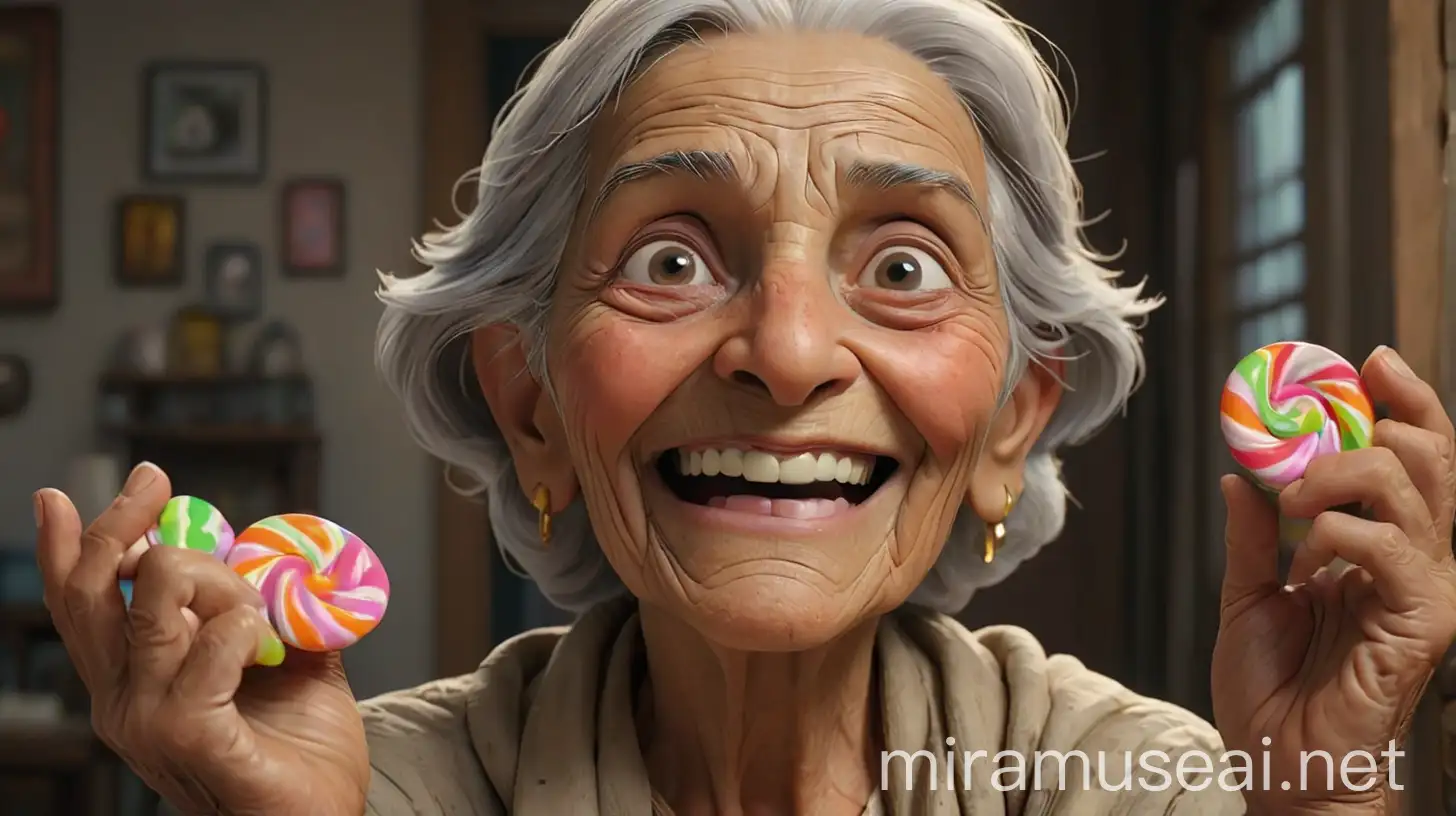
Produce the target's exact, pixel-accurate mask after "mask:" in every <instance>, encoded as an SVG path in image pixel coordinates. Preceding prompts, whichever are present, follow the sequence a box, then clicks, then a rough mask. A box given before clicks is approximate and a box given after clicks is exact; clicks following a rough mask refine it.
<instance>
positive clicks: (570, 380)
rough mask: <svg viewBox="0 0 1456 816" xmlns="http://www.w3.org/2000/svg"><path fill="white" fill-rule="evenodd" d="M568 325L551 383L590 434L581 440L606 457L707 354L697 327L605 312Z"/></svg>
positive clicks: (564, 407)
mask: <svg viewBox="0 0 1456 816" xmlns="http://www.w3.org/2000/svg"><path fill="white" fill-rule="evenodd" d="M570 331H571V335H570V336H569V337H567V338H566V342H565V343H563V344H562V346H561V348H560V351H559V352H558V354H557V355H555V361H554V373H553V375H552V382H553V384H554V385H555V386H556V389H557V396H558V398H560V399H561V401H562V410H563V412H564V413H565V415H566V416H567V417H568V418H569V419H568V421H569V422H570V421H572V420H575V421H576V422H578V423H581V424H577V425H576V427H577V428H583V429H584V430H585V432H586V433H587V434H589V435H590V436H591V437H592V438H591V439H587V440H583V441H584V442H585V443H586V444H587V445H590V446H591V447H592V448H594V449H596V450H599V451H603V452H604V453H606V454H607V455H609V456H611V455H615V454H616V453H617V452H619V451H620V450H621V449H622V448H623V447H624V446H625V445H626V444H627V441H628V440H629V439H631V437H632V435H633V434H634V433H636V432H637V429H638V428H639V427H641V426H642V424H643V422H645V421H646V420H647V418H648V417H649V416H651V415H652V412H653V411H655V410H657V407H658V406H659V405H661V404H662V402H663V400H665V399H667V397H668V395H669V394H671V393H672V392H673V391H674V390H675V389H676V388H677V387H678V386H679V385H681V384H682V383H683V382H684V381H685V380H686V379H687V378H688V376H689V375H690V374H691V373H692V372H693V370H694V369H696V368H697V367H698V366H700V365H702V363H703V361H704V360H705V359H707V356H708V354H709V353H710V351H709V350H707V349H706V345H707V344H706V343H705V342H704V337H703V335H704V332H703V331H702V330H701V328H696V329H695V328H694V327H693V326H692V325H683V324H680V323H673V324H650V323H642V322H639V321H636V320H632V319H630V318H625V317H622V316H621V315H618V314H614V313H610V312H608V313H604V314H600V315H598V316H595V317H593V318H591V319H589V320H588V321H586V322H583V323H577V324H574V325H572V327H571V329H570Z"/></svg>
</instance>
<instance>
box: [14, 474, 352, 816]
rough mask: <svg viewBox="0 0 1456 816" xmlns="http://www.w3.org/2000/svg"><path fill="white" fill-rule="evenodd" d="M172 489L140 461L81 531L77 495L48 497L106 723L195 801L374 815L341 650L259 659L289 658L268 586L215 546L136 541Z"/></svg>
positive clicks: (45, 527)
mask: <svg viewBox="0 0 1456 816" xmlns="http://www.w3.org/2000/svg"><path fill="white" fill-rule="evenodd" d="M170 496H171V485H170V484H169V482H168V480H167V477H166V475H165V474H163V473H162V471H161V470H159V469H158V468H156V467H155V466H152V465H141V466H139V467H138V468H137V469H136V470H134V471H133V472H132V474H131V476H130V477H129V478H128V480H127V483H126V487H125V488H124V489H123V490H122V493H121V496H119V497H118V498H117V499H116V501H115V502H114V503H113V504H112V505H111V507H110V508H109V509H107V510H106V512H104V513H102V514H101V517H100V518H98V519H96V521H95V522H93V523H92V524H91V526H90V527H88V528H86V529H85V530H84V532H83V531H82V529H81V520H80V518H78V517H77V514H76V508H75V507H74V506H73V505H72V504H71V502H70V500H69V499H67V498H66V496H65V495H64V494H62V493H60V492H58V491H55V490H43V491H41V492H40V493H37V494H36V519H37V523H38V524H39V525H40V543H39V548H38V558H39V560H40V566H41V571H42V573H43V574H44V576H45V598H46V606H47V608H49V609H50V613H51V618H52V619H53V620H54V621H55V625H56V628H57V629H58V630H59V631H60V634H61V638H62V639H63V640H64V641H65V644H66V650H67V651H68V652H69V653H70V655H71V660H72V661H73V662H74V663H75V665H76V669H77V671H78V672H79V673H80V675H81V679H82V680H84V681H85V683H86V687H87V689H89V690H90V692H91V721H92V723H93V724H94V726H95V728H96V732H97V734H98V735H100V737H101V739H102V740H104V741H105V742H106V744H107V745H109V746H111V748H112V749H114V750H115V751H116V752H117V753H118V754H120V755H121V756H122V757H123V758H124V759H125V760H126V761H127V763H128V764H129V765H131V767H132V768H133V769H134V770H135V771H136V772H137V774H138V775H139V776H141V778H142V779H143V780H145V781H146V782H147V784H148V785H150V786H151V787H152V788H154V789H155V790H156V791H157V792H158V793H160V794H161V795H162V796H163V797H165V798H166V799H167V801H168V802H170V803H171V804H172V805H174V806H175V807H177V808H179V809H180V810H181V811H182V812H184V813H188V814H193V813H197V814H201V813H208V814H215V813H227V814H268V816H292V814H300V816H302V815H303V814H307V815H308V816H314V815H315V814H330V815H331V816H332V814H340V815H341V816H343V815H345V814H347V816H353V815H354V814H360V813H363V812H364V799H365V795H366V790H367V788H368V784H369V761H368V751H367V748H366V746H365V742H364V729H363V724H362V722H361V721H360V718H359V714H358V711H357V710H356V708H355V705H354V697H353V694H352V693H350V691H349V684H348V682H347V681H346V680H345V678H344V672H343V668H342V666H341V664H340V662H339V658H338V656H337V655H313V654H308V653H304V652H292V653H289V655H288V657H287V660H286V661H285V662H284V664H283V665H282V666H281V667H278V668H251V667H252V666H254V665H255V664H257V663H259V662H264V663H270V664H276V663H277V661H278V659H281V658H282V657H283V647H282V644H281V643H279V642H278V640H277V636H276V635H274V634H273V630H272V628H271V627H270V626H269V625H268V623H267V621H266V619H265V618H264V617H263V615H262V614H261V612H260V610H261V609H262V599H261V597H260V596H259V595H258V593H257V591H256V590H254V589H253V587H252V586H250V585H249V584H248V583H247V582H245V581H243V580H242V579H241V578H239V577H238V576H237V575H236V574H235V573H233V571H232V570H231V569H228V567H227V566H226V565H224V564H223V563H221V562H220V561H218V560H216V559H214V558H212V557H211V556H208V555H205V554H203V553H199V552H194V551H191V550H184V549H179V548H173V547H156V548H150V549H149V548H147V547H146V544H145V543H144V542H142V543H138V544H136V545H135V546H134V545H133V542H139V540H140V539H141V538H142V537H143V535H144V534H145V533H146V531H147V529H148V528H150V527H151V526H152V525H153V524H154V523H155V522H156V519H157V517H158V515H159V514H160V513H161V511H162V506H163V505H164V504H166V502H167V500H168V498H170ZM128 577H132V578H134V583H133V588H132V604H131V608H130V609H129V610H128V608H127V607H126V605H125V604H124V602H123V599H122V596H121V591H120V588H119V587H118V584H117V581H118V579H121V578H128Z"/></svg>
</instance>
